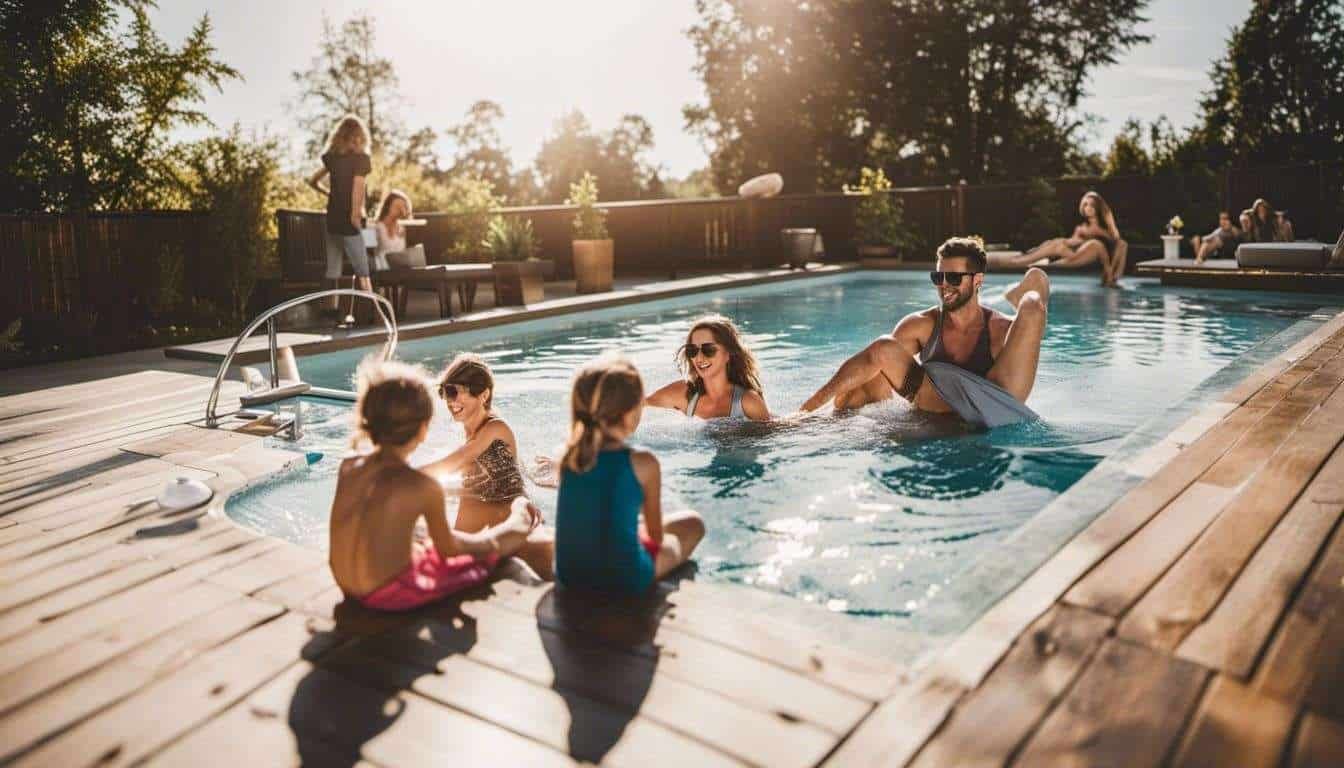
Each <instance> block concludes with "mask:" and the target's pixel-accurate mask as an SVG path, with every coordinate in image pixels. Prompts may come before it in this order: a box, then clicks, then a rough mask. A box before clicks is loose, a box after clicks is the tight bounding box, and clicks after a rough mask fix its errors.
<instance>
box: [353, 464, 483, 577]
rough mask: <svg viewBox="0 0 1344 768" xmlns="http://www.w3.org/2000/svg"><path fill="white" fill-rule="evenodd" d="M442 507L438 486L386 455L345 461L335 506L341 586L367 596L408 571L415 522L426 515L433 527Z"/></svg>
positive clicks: (430, 479) (441, 495)
mask: <svg viewBox="0 0 1344 768" xmlns="http://www.w3.org/2000/svg"><path fill="white" fill-rule="evenodd" d="M443 504H444V498H443V490H442V489H441V488H440V486H439V484H438V483H437V482H435V481H434V480H433V479H432V478H430V477H429V476H428V475H425V474H423V473H421V472H419V471H417V470H415V469H413V468H412V467H410V466H408V465H407V464H406V463H404V462H402V461H397V460H395V459H391V458H389V457H387V456H386V455H385V454H383V453H382V452H381V451H380V452H377V453H373V454H369V455H366V456H354V457H351V458H348V459H346V460H345V461H343V462H341V469H340V475H339V477H338V479H337V481H336V498H335V500H334V502H333V503H332V508H331V540H330V551H331V572H332V575H333V576H334V577H335V579H336V583H337V585H339V586H340V588H341V589H342V590H343V591H344V592H345V593H346V594H347V595H350V596H352V597H362V596H363V595H366V594H369V593H370V592H373V591H374V590H376V589H378V588H379V587H380V586H382V585H383V584H385V583H387V582H388V581H389V580H391V579H392V578H394V577H396V576H397V575H398V574H400V573H401V572H403V571H405V570H406V567H407V566H408V565H409V564H410V562H411V547H412V545H413V542H414V537H415V523H416V520H417V519H418V518H419V517H421V515H422V514H424V515H425V517H426V522H427V523H430V524H431V525H432V523H431V522H430V521H431V519H432V518H433V517H434V516H435V514H434V512H433V511H432V510H435V509H436V508H437V511H438V516H440V517H442V516H443V515H444V512H443ZM425 513H428V514H425ZM445 525H446V523H445ZM440 549H442V547H440ZM443 554H445V555H447V554H456V553H449V552H444V553H443Z"/></svg>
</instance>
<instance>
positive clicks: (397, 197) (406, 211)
mask: <svg viewBox="0 0 1344 768" xmlns="http://www.w3.org/2000/svg"><path fill="white" fill-rule="evenodd" d="M409 218H411V198H410V197H408V196H407V195H406V193H405V192H402V191H401V190H398V189H394V190H392V191H390V192H388V193H387V194H386V195H383V202H382V204H380V205H379V206H378V220H377V221H376V222H374V225H373V226H374V231H375V232H376V233H377V236H378V245H377V246H375V247H374V249H373V265H372V266H373V271H375V272H382V271H383V270H386V269H390V268H391V266H390V265H389V264H388V263H387V254H389V253H398V252H401V251H404V250H406V228H405V227H403V226H401V222H402V221H403V220H405V219H409Z"/></svg>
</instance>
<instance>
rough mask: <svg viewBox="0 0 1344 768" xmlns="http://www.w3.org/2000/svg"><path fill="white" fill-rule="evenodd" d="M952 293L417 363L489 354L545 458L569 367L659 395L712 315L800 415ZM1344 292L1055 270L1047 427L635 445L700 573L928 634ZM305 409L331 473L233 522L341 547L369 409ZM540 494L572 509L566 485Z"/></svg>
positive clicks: (885, 296)
mask: <svg viewBox="0 0 1344 768" xmlns="http://www.w3.org/2000/svg"><path fill="white" fill-rule="evenodd" d="M1010 282H1011V279H1010V278H1007V277H1001V276H991V278H990V280H988V281H987V283H986V292H985V295H986V297H987V298H986V301H987V303H989V304H990V305H991V306H995V307H996V308H999V309H1001V310H1006V309H1007V307H1006V305H1005V304H1004V303H1003V301H1002V299H999V298H992V297H995V296H996V295H997V294H999V293H1001V292H1002V290H1003V288H1005V287H1007V286H1008V285H1009V284H1010ZM935 301H936V296H935V293H934V290H933V288H932V286H930V285H929V282H928V279H927V277H926V276H925V275H924V274H923V273H877V272H857V273H851V274H847V275H841V276H836V277H831V278H814V279H807V280H796V281H790V282H786V283H782V284H776V285H773V286H763V287H757V288H747V289H739V290H733V291H724V292H719V293H709V294H698V295H694V296H689V297H685V298H679V299H673V300H665V301H660V302H656V303H650V304H643V305H636V306H633V307H625V308H620V309H616V310H603V311H600V312H592V313H588V314H587V315H584V316H578V317H574V316H570V317H563V318H558V319H548V320H543V321H531V322H527V323H522V324H517V325H513V326H504V327H500V328H496V329H490V330H486V331H473V332H469V333H463V334H456V335H453V336H447V337H440V338H434V339H425V340H419V341H414V342H409V343H405V344H403V345H402V346H401V347H400V348H399V350H398V356H399V357H401V358H402V359H404V360H409V361H414V362H420V363H423V364H425V365H426V366H427V367H429V368H430V369H431V370H433V371H437V370H439V369H441V368H442V366H443V365H444V364H446V363H447V362H448V361H449V360H450V359H451V358H452V357H453V356H454V355H455V354H456V353H458V352H459V351H467V350H469V351H473V352H476V353H479V354H481V355H482V356H484V357H485V358H486V359H487V360H488V361H489V362H490V364H491V366H492V367H493V368H494V371H495V377H496V380H497V382H498V385H497V391H496V393H495V402H496V403H497V407H498V409H499V412H500V414H501V415H502V416H503V417H504V418H505V419H506V420H507V421H508V423H509V424H510V425H511V426H512V427H513V429H514V431H515V433H516V434H517V437H518V442H519V447H520V452H521V456H522V459H523V462H524V463H525V464H528V463H530V462H531V461H532V458H533V457H534V456H536V455H538V454H552V453H554V451H555V450H556V447H557V446H559V445H560V444H561V442H562V441H563V440H564V437H565V434H566V432H567V429H568V425H567V418H568V414H567V407H568V391H569V383H570V377H571V376H572V374H573V371H574V370H575V369H576V368H577V367H578V366H579V365H581V364H582V363H583V362H585V361H587V360H589V359H590V358H592V357H593V356H595V355H597V354H599V353H600V352H603V351H606V350H619V351H621V352H622V353H624V354H625V355H627V356H628V357H629V358H631V359H632V360H633V361H634V362H635V364H636V365H637V366H638V367H639V369H640V370H641V371H642V372H643V374H644V377H645V384H646V387H648V388H650V389H652V388H654V387H656V386H660V385H661V384H664V383H666V382H668V381H672V380H674V379H675V378H676V377H677V372H676V370H675V366H674V362H673V354H674V350H676V348H677V347H678V346H679V345H680V343H681V342H682V341H683V339H684V337H685V333H686V330H687V329H688V327H689V326H690V324H691V322H692V321H693V319H694V318H696V317H697V316H699V315H700V314H702V313H705V312H721V313H724V314H727V315H729V316H731V317H732V318H733V319H734V320H735V321H736V322H737V323H738V325H739V327H740V328H741V329H742V330H743V332H744V334H745V337H746V339H747V341H748V343H749V345H750V347H751V348H752V349H753V350H754V351H755V353H756V354H757V356H758V358H759V360H760V363H761V368H762V372H763V380H764V385H765V388H766V399H767V402H768V403H769V405H770V407H771V409H772V411H774V412H775V413H788V412H791V411H793V410H795V409H796V408H797V407H798V405H799V404H800V403H802V401H803V400H804V399H806V397H807V396H808V395H810V394H811V393H812V392H813V391H814V390H815V388H816V387H818V386H819V385H820V384H822V383H823V382H824V381H825V380H826V378H827V377H828V376H829V375H830V374H831V373H832V372H833V371H834V370H835V368H836V367H837V366H838V365H839V364H840V363H841V362H842V361H843V360H844V359H845V358H846V357H847V356H849V355H850V354H852V353H854V352H855V351H857V350H858V349H860V348H861V347H862V346H863V345H865V344H866V343H868V342H869V341H870V340H871V339H872V338H874V337H875V336H877V335H878V334H882V333H887V332H889V331H890V330H891V328H892V326H893V325H894V324H895V323H896V321H897V320H898V319H899V318H900V317H902V316H903V315H905V314H907V313H909V312H912V311H915V310H918V309H923V308H926V307H928V306H930V305H932V304H933V303H934V302H935ZM1332 301H1335V300H1334V299H1323V298H1322V297H1320V296H1314V297H1313V296H1295V295H1290V294H1269V293H1247V292H1229V291H1199V290H1194V289H1186V288H1182V289H1169V288H1163V287H1161V286H1159V285H1157V284H1155V283H1146V282H1142V281H1136V282H1133V283H1131V284H1129V285H1128V286H1127V287H1126V288H1124V289H1121V290H1107V289H1103V288H1101V287H1099V286H1098V285H1096V279H1095V278H1094V277H1088V278H1084V277H1078V278H1071V277H1070V278H1056V279H1055V280H1054V285H1053V291H1052V295H1051V298H1050V310H1049V328H1048V331H1047V333H1046V336H1045V341H1044V344H1043V347H1042V355H1041V362H1040V372H1039V377H1038V381H1037V385H1036V388H1035V390H1034V392H1033V393H1032V396H1031V398H1030V400H1029V405H1030V406H1031V407H1032V408H1033V409H1035V410H1036V411H1037V412H1038V413H1039V414H1040V415H1041V416H1042V420H1041V421H1040V422H1037V423H1032V424H1024V425H1017V426H1013V427H1005V428H1000V429H997V430H993V431H991V432H984V433H977V432H972V431H970V430H968V429H966V428H964V427H961V426H959V425H957V424H955V423H949V421H948V420H947V419H946V418H934V417H929V416H925V415H921V414H919V413H916V412H914V411H912V410H911V409H910V408H909V407H908V406H906V405H905V404H904V403H901V402H894V401H893V402H888V403H882V404H878V405H874V406H870V407H868V408H866V409H863V410H862V411H860V412H858V413H855V414H850V415H841V416H820V417H816V418H812V419H809V420H806V421H804V422H802V423H799V424H794V425H758V424H733V423H727V422H722V421H720V422H709V423H707V422H702V421H695V420H689V419H687V418H686V417H685V416H683V415H681V414H678V413H674V412H671V411H665V410H657V409H649V410H647V411H646V412H645V416H644V421H643V423H642V425H641V426H640V428H639V431H638V433H637V435H636V441H637V442H638V443H640V444H642V445H644V446H645V447H647V448H649V449H651V450H653V451H654V452H655V453H656V454H657V455H658V457H659V458H660V460H661V462H662V466H663V479H664V484H665V491H664V499H665V501H664V508H665V509H671V508H676V507H678V506H681V505H685V506H689V507H691V508H694V509H696V510H699V511H700V513H701V514H702V515H703V516H704V517H705V520H706V523H707V525H708V529H709V533H708V536H707V538H706V539H705V541H704V543H703V544H702V545H701V547H700V549H699V550H698V551H697V553H696V560H697V563H698V568H699V571H698V575H697V578H698V579H702V580H709V581H731V582H738V583H741V584H747V585H753V586H755V587H758V588H761V589H765V590H772V591H776V592H779V593H784V594H786V595H789V596H792V597H795V598H797V599H799V600H803V601H808V602H812V603H815V604H817V605H819V606H823V607H824V608H826V609H828V610H830V611H834V612H842V613H847V614H851V615H857V616H864V617H874V618H876V619H879V620H885V621H888V622H892V623H895V624H897V625H901V626H903V627H908V628H912V629H917V628H918V627H919V618H920V616H921V612H922V611H924V610H925V609H926V608H927V607H928V606H929V605H930V603H931V602H932V601H936V600H937V598H938V595H939V593H940V591H943V590H945V589H946V588H947V586H948V585H949V584H951V583H952V582H953V580H955V579H956V577H957V574H958V573H959V572H960V571H962V570H963V569H965V568H966V567H967V566H968V565H969V564H970V563H972V562H974V561H975V560H977V559H978V558H980V557H982V556H985V555H986V554H990V553H992V548H993V547H994V545H995V543H996V542H999V541H1001V540H1003V538H1004V537H1006V536H1008V535H1009V534H1010V533H1012V532H1013V531H1014V530H1015V529H1016V528H1018V527H1019V526H1020V525H1021V524H1022V523H1023V522H1024V521H1026V520H1027V519H1028V518H1030V517H1031V516H1032V515H1033V514H1035V513H1036V512H1037V511H1039V510H1041V509H1042V508H1043V507H1045V506H1046V505H1047V504H1049V503H1050V501H1051V500H1052V499H1054V498H1055V497H1057V496H1058V495H1059V494H1061V493H1063V492H1064V491H1065V490H1066V489H1068V488H1069V487H1070V486H1071V485H1073V484H1074V483H1075V482H1076V481H1077V480H1078V479H1079V478H1080V477H1082V476H1083V475H1084V474H1085V473H1087V472H1088V471H1089V470H1090V469H1091V468H1092V467H1093V466H1095V465H1096V464H1097V463H1098V462H1099V461H1101V460H1102V459H1103V458H1104V457H1105V456H1107V455H1108V453H1109V452H1111V451H1113V450H1114V449H1115V447H1116V446H1117V445H1118V443H1119V442H1120V441H1121V440H1122V439H1123V438H1124V437H1125V436H1126V435H1127V434H1129V433H1130V432H1131V431H1133V430H1134V429H1135V427H1136V426H1138V425H1139V424H1141V423H1142V422H1143V421H1145V420H1146V419H1147V418H1148V417H1150V416H1152V415H1154V414H1156V413H1158V412H1160V411H1162V410H1163V409H1166V408H1168V407H1170V406H1172V405H1174V404H1176V403H1177V402H1179V401H1181V400H1182V399H1183V398H1184V397H1185V396H1186V395H1187V394H1188V393H1189V392H1190V391H1191V390H1193V389H1194V388H1195V387H1196V386H1197V385H1198V384H1199V383H1200V382H1202V381H1203V380H1205V379H1206V378H1208V377H1209V376H1210V375H1211V374H1213V373H1214V372H1216V371H1218V370H1219V369H1220V368H1222V367H1224V366H1225V365H1227V364H1228V363H1229V362H1230V361H1232V360H1234V359H1235V358H1236V357H1237V356H1238V355H1239V354H1241V353H1242V352H1243V351H1245V350H1246V349H1248V348H1249V347H1251V346H1252V345H1254V344H1255V343H1256V342H1258V341H1261V340H1263V339H1265V338H1267V337H1269V336H1271V335H1273V334H1275V333H1277V332H1279V331H1281V330H1283V329H1285V328H1287V327H1288V326H1289V325H1291V324H1293V323H1294V322H1296V321H1297V320H1299V319H1301V318H1303V317H1304V316H1306V315H1308V314H1309V313H1311V312H1312V311H1313V310H1315V309H1316V308H1318V307H1320V306H1321V305H1322V304H1327V303H1331V302H1332ZM367 351H368V350H363V351H344V352H338V353H331V354H326V355H319V356H314V357H311V358H304V359H302V360H300V369H301V370H302V372H303V374H304V378H305V379H307V380H308V381H310V382H311V383H313V384H315V385H319V386H326V387H334V388H351V382H350V376H351V373H352V372H353V370H354V367H355V365H356V363H357V362H358V359H359V357H360V355H362V354H364V353H367ZM297 407H298V408H299V409H300V410H301V411H302V415H303V421H304V429H305V435H304V437H303V439H302V440H301V441H300V442H299V443H298V444H297V445H294V444H291V443H286V442H283V441H277V443H276V444H277V445H279V446H283V447H293V448H297V449H298V450H302V451H307V452H309V454H310V460H311V461H312V462H313V463H311V464H310V465H309V466H307V467H305V468H302V469H299V470H297V471H294V472H291V473H288V474H285V475H283V476H280V477H277V478H274V479H272V480H269V481H267V482H264V483H263V484H261V485H259V486H256V487H254V488H251V489H249V490H247V491H244V492H243V493H241V494H239V495H238V496H236V497H235V498H234V499H232V500H231V501H230V503H229V505H228V513H229V514H230V515H231V516H232V517H234V518H235V519H237V520H239V521H240V522H242V523H244V524H247V525H249V526H252V527H254V528H257V529H259V530H262V531H266V532H268V533H272V534H275V535H278V536H281V537H283V538H286V539H289V540H291V541H294V542H297V543H299V544H303V545H306V546H311V547H315V548H319V549H321V548H325V547H326V536H327V530H326V526H327V514H328V510H329V507H330V503H331V498H332V493H333V489H334V487H335V477H334V473H335V471H336V467H337V465H338V463H339V460H340V458H341V457H342V456H343V455H344V454H345V452H346V451H347V444H348V437H349V432H350V406H349V405H346V404H340V403H332V402H327V401H320V400H315V399H305V400H303V401H301V402H300V403H299V404H298V406H297ZM461 441H462V432H461V429H460V428H458V427H457V426H456V425H455V424H453V423H452V422H451V421H450V420H449V418H448V416H447V412H446V410H445V409H444V408H443V407H442V406H441V405H440V406H438V413H437V414H436V418H435V422H434V424H433V426H432V429H431V433H430V439H429V440H428V441H427V443H426V445H425V446H424V447H422V448H421V449H420V451H419V452H418V453H417V455H416V456H415V457H413V458H414V460H416V461H418V460H421V459H423V460H425V461H428V460H431V459H433V458H436V457H437V456H440V455H442V454H444V453H446V452H448V451H449V450H451V449H453V448H454V447H455V446H457V445H459V444H460V443H461ZM319 454H320V458H318V455H319ZM534 491H535V498H536V500H537V502H538V504H539V505H540V506H541V508H542V509H543V511H544V512H546V513H547V515H548V516H550V515H552V514H553V512H554V508H555V493H554V491H550V490H546V489H539V488H538V489H534ZM1097 511H1099V510H1097ZM1093 514H1095V511H1094V512H1093ZM939 608H940V611H943V612H945V611H946V610H947V606H939ZM954 610H955V607H954ZM964 618H965V620H966V621H969V620H970V619H972V618H974V617H973V616H968V617H964Z"/></svg>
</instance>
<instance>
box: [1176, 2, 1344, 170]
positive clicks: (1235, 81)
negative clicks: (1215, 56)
mask: <svg viewBox="0 0 1344 768" xmlns="http://www.w3.org/2000/svg"><path fill="white" fill-rule="evenodd" d="M1212 80H1213V88H1212V89H1211V90H1210V91H1209V92H1208V93H1207V94H1205V97H1204V99H1203V101H1202V120H1201V125H1200V128H1199V130H1198V131H1197V135H1196V140H1197V141H1199V142H1200V143H1202V144H1203V145H1204V147H1205V148H1206V149H1207V151H1208V152H1209V153H1210V155H1211V157H1212V160H1213V162H1214V164H1215V165H1217V166H1221V165H1223V164H1227V163H1235V164H1238V165H1265V164H1272V163H1284V162H1303V161H1338V160H1344V4H1341V3H1340V2H1339V0H1259V2H1256V3H1255V4H1254V5H1253V6H1252V7H1251V12H1250V15H1249V16H1248V17H1247V19H1246V21H1245V22H1243V23H1242V25H1241V26H1240V27H1238V28H1237V29H1236V30H1235V31H1234V32H1233V33H1232V37H1231V39H1230V40H1229V41H1228V44H1227V54H1226V56H1224V57H1223V58H1222V59H1221V60H1219V61H1217V62H1215V63H1214V66H1213V71H1212Z"/></svg>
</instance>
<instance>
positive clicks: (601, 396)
mask: <svg viewBox="0 0 1344 768" xmlns="http://www.w3.org/2000/svg"><path fill="white" fill-rule="evenodd" d="M570 409H571V418H570V436H569V442H568V444H567V445H566V446H565V453H564V458H563V459H562V461H561V464H562V469H561V474H560V494H559V499H558V500H557V502H556V522H555V525H556V541H555V573H556V578H557V579H558V580H559V581H560V583H562V584H564V585H566V586H571V587H587V588H590V589H597V590H602V591H607V592H617V593H622V594H627V595H636V594H640V593H643V592H645V591H647V590H648V589H649V587H650V586H651V585H652V584H653V582H654V580H655V579H659V578H662V577H663V576H666V575H667V574H668V573H670V572H671V571H673V570H674V569H676V568H677V567H678V566H680V565H681V564H682V563H685V562H686V561H687V559H689V558H690V556H691V552H692V551H694V550H695V547H696V545H697V544H699V543H700V539H701V538H703V537H704V535H705V525H704V522H703V521H702V520H701V519H700V516H699V515H697V514H696V513H695V512H690V511H686V512H678V513H676V514H672V515H668V516H666V517H664V515H663V509H662V470H661V468H660V467H659V464H658V459H657V457H655V456H654V455H653V454H652V453H649V452H648V451H644V450H640V449H637V448H631V447H630V446H628V445H626V442H625V441H626V439H627V438H629V436H630V435H631V434H633V433H634V431H635V428H636V427H638V426H639V419H640V415H641V413H642V411H643V410H644V383H643V381H642V380H641V379H640V376H639V371H637V370H635V367H634V366H633V365H631V364H630V363H629V362H628V361H626V360H624V359H621V358H614V357H603V358H599V359H597V360H595V361H593V362H591V363H589V364H587V365H585V366H584V367H583V368H581V369H580V370H579V372H578V374H577V375H576V376H575V377H574V389H573V392H572V394H571V395H570Z"/></svg>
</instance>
